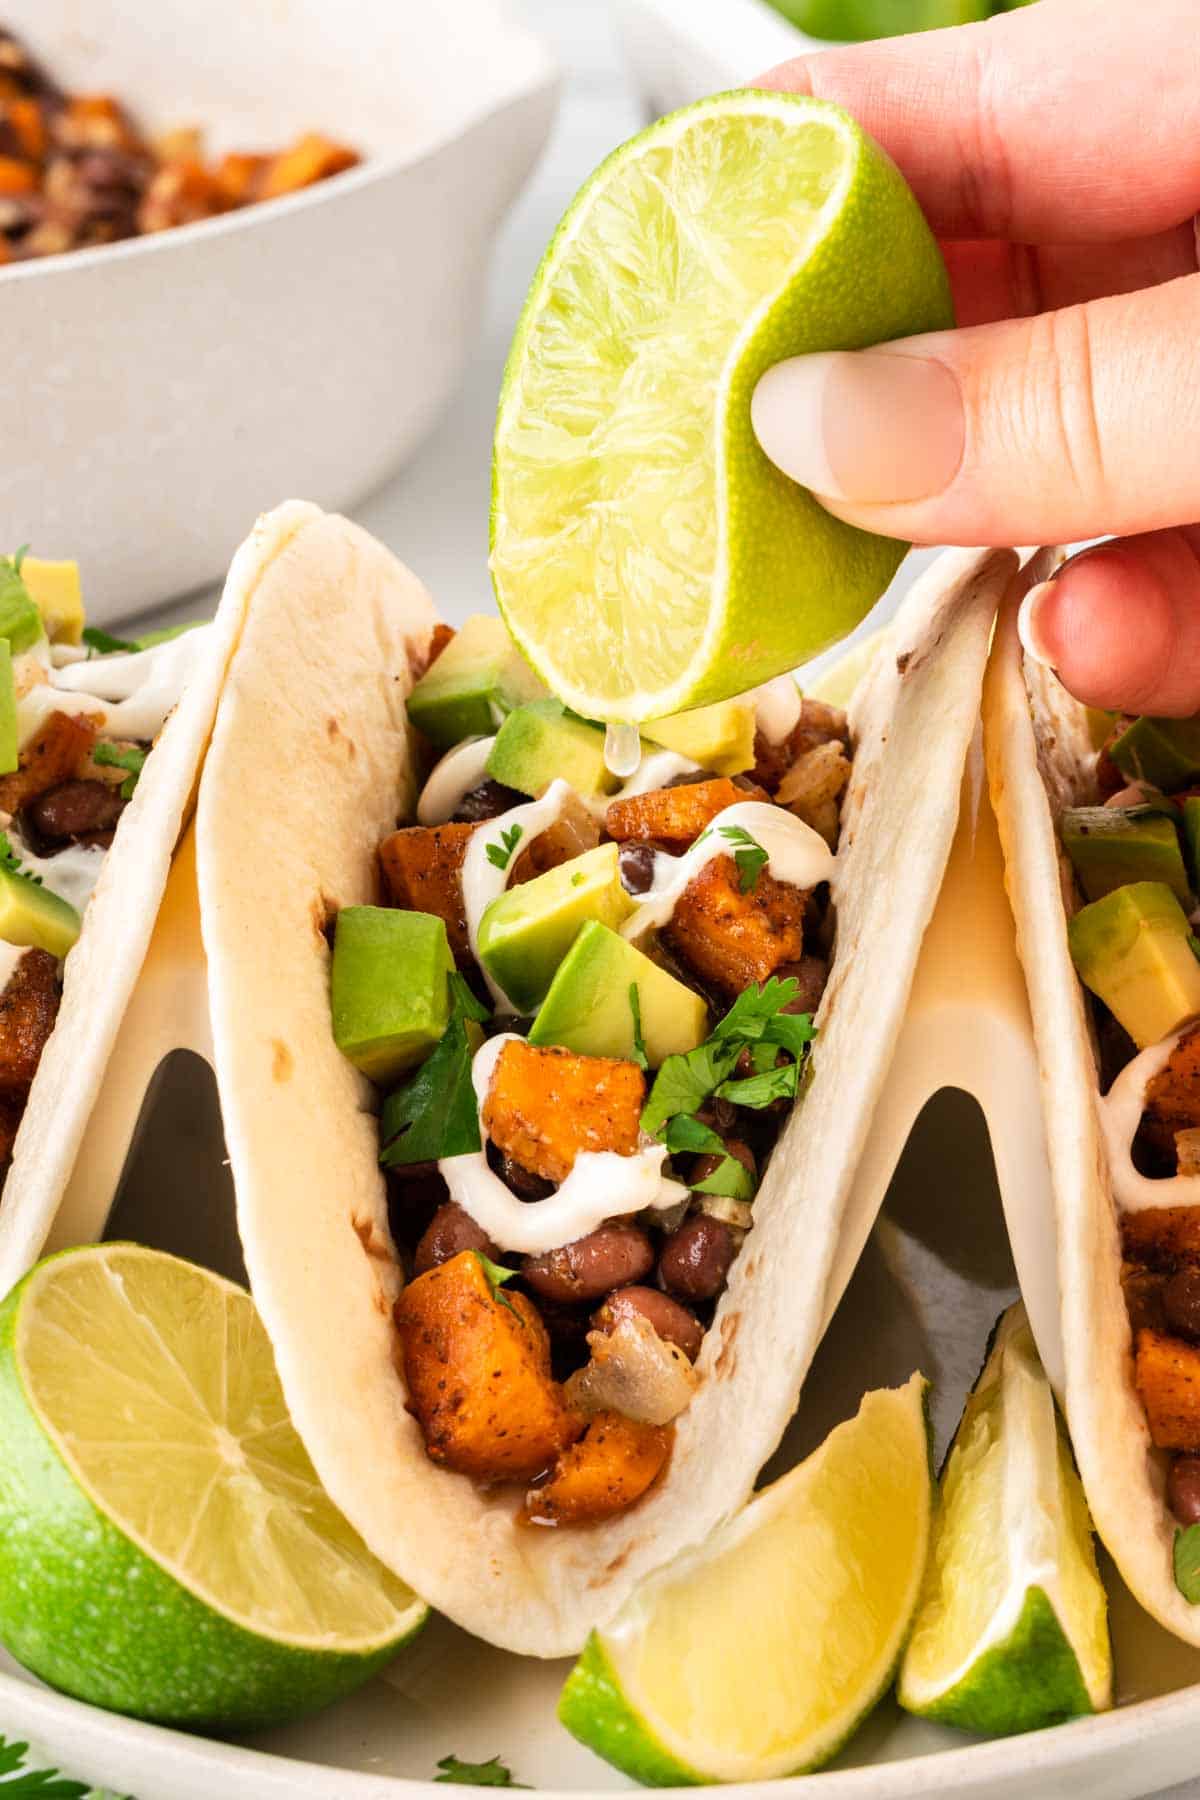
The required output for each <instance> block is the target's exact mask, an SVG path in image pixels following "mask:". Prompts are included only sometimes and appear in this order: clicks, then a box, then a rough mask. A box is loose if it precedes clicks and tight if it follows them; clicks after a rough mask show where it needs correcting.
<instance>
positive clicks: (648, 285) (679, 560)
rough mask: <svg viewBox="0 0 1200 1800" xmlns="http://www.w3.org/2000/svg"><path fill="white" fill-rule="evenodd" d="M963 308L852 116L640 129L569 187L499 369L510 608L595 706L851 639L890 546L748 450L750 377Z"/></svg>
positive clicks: (685, 697) (882, 578)
mask: <svg viewBox="0 0 1200 1800" xmlns="http://www.w3.org/2000/svg"><path fill="white" fill-rule="evenodd" d="M952 322H953V319H952V312H951V306H950V298H949V287H948V283H947V279H946V273H945V269H944V267H943V265H942V260H941V257H940V255H939V253H938V249H937V246H936V244H935V242H934V240H933V237H932V235H931V233H930V231H929V228H928V226H927V225H926V223H925V220H924V218H923V217H922V215H921V211H920V208H919V207H918V205H917V203H916V201H915V199H914V198H913V196H912V194H911V193H910V191H909V189H908V188H907V187H906V185H905V183H904V181H903V180H902V178H901V176H900V175H899V173H898V172H897V170H896V169H895V167H894V166H893V164H892V163H891V162H890V161H889V160H888V158H887V157H886V156H885V155H884V154H883V152H882V151H881V150H880V149H879V148H878V146H877V145H875V144H874V143H873V142H872V141H871V139H869V138H868V137H867V136H866V135H865V133H864V132H863V131H862V130H861V129H860V128H859V126H857V125H856V124H855V123H854V121H853V120H852V119H851V118H850V117H849V115H848V114H846V113H844V112H843V111H842V110H841V109H840V108H839V107H836V106H833V105H830V104H829V103H827V102H824V101H819V100H812V99H809V98H807V97H805V96H802V95H796V94H773V93H762V92H757V91H755V90H751V89H747V90H743V91H739V92H736V93H731V94H721V95H718V96H716V97H715V98H713V99H710V100H702V101H700V102H698V103H697V104H696V105H695V106H691V107H687V108H685V109H684V110H683V111H682V112H678V113H673V114H671V115H670V116H669V117H668V118H666V119H662V120H660V121H659V122H658V123H657V124H656V125H652V126H651V127H650V129H649V130H648V131H644V132H642V133H641V135H640V136H638V137H636V138H633V139H631V140H630V142H629V143H627V144H625V145H624V146H623V147H622V148H621V149H619V150H617V151H616V152H615V153H614V155H612V156H611V157H610V158H609V159H608V161H607V162H605V163H603V164H602V165H601V167H600V168H599V169H598V170H597V171H596V173H595V174H594V175H593V176H592V177H591V179H590V181H588V182H587V184H586V185H585V186H584V187H583V189H582V190H581V191H580V193H579V194H578V195H577V196H576V198H575V200H574V201H573V203H572V205H571V207H570V208H569V210H568V211H567V214H566V216H565V217H564V219H563V221H562V223H561V225H560V226H559V229H558V233H557V235H556V236H555V238H554V239H553V241H552V243H551V245H550V248H549V250H548V251H547V252H546V256H545V259H544V260H543V262H542V266H541V268H540V269H539V271H538V273H537V275H536V277H535V278H534V282H533V286H532V288H531V290H530V293H529V298H528V300H527V301H526V304H525V310H524V313H523V314H522V317H521V321H520V324H519V325H518V327H517V333H516V336H515V338H514V340H513V346H512V350H511V353H510V355H509V360H508V366H507V369H506V370H505V375H504V385H503V389H502V392H501V397H500V409H499V415H498V418H497V423H496V442H495V458H494V463H493V485H492V575H493V580H494V582H495V587H496V594H497V598H498V600H499V604H500V609H501V611H502V612H503V614H504V617H505V619H506V620H507V622H508V625H509V629H510V630H511V632H512V634H513V636H514V637H515V638H516V640H517V643H518V644H519V645H520V647H521V649H522V650H523V651H524V652H525V655H526V656H527V657H528V658H529V661H530V662H531V663H532V664H533V666H534V668H535V669H536V670H537V672H538V674H539V675H540V676H541V677H542V679H543V680H544V681H545V682H546V683H547V684H548V685H549V687H551V688H552V689H553V691H554V692H555V693H556V694H558V695H560V696H561V698H562V699H563V700H565V701H566V703H567V704H568V705H569V706H571V707H573V708H574V709H575V711H577V712H579V713H580V714H582V715H583V716H584V717H586V718H591V719H604V720H611V721H622V720H624V721H634V722H641V721H643V720H646V719H652V718H663V717H665V716H666V715H668V714H671V713H677V712H682V711H685V710H687V709H690V708H693V707H697V706H701V705H704V704H706V703H709V702H712V701H716V700H723V699H727V698H729V697H731V696H733V695H735V694H740V693H743V692H745V690H746V689H747V688H750V687H753V686H754V685H755V684H757V683H759V682H761V681H765V680H766V679H767V678H768V677H770V676H774V675H779V674H782V673H784V672H785V671H786V670H789V669H792V668H794V667H795V666H796V665H797V664H798V663H800V662H803V661H805V660H807V659H808V658H810V657H813V656H815V655H817V654H818V653H819V652H820V651H821V650H823V649H825V648H826V647H827V646H828V645H830V644H832V643H834V642H836V641H837V640H838V639H839V638H842V637H844V636H845V635H846V634H847V633H848V632H849V631H850V630H852V628H853V627H854V626H855V625H856V624H857V623H858V621H859V620H860V619H861V618H862V616H863V614H864V613H865V612H866V611H867V610H868V608H869V607H870V606H872V605H873V604H874V602H875V601H876V600H877V599H878V597H879V595H880V594H881V593H882V592H883V590H884V588H885V587H886V586H887V584H888V582H889V581H890V580H891V577H892V576H893V575H894V573H895V571H896V568H897V566H898V564H899V562H900V558H901V556H902V554H903V550H904V546H903V545H901V544H898V543H896V542H895V541H894V540H892V539H886V538H879V537H872V536H870V535H868V534H866V533H864V532H861V531H857V530H854V529H853V528H851V527H850V526H848V525H843V524H841V523H840V522H839V521H838V520H836V519H834V518H833V517H831V515H830V514H829V513H827V512H826V511H825V510H824V509H823V508H822V507H820V506H819V505H818V504H817V502H816V501H815V500H814V499H813V498H812V497H811V495H810V494H808V493H807V492H806V491H805V490H804V489H803V488H801V487H798V486H797V485H796V484H795V483H794V482H792V481H790V480H788V478H787V477H786V476H785V475H782V474H781V473H780V472H779V470H778V469H776V468H775V467H774V465H773V464H771V463H770V462H768V460H767V458H766V456H765V455H764V454H763V452H762V451H761V450H760V449H759V447H758V443H757V440H756V439H755V436H754V433H753V430H752V428H751V422H750V400H751V395H752V393H753V390H754V387H755V384H756V383H757V381H758V378H759V376H760V375H761V374H762V373H763V372H764V371H765V370H766V369H767V368H768V367H770V365H771V364H773V363H775V362H778V361H779V360H780V359H781V358H783V357H787V356H794V355H797V354H800V353H801V352H804V351H812V350H830V349H854V348H859V347H861V346H863V345H866V344H873V343H878V342H879V341H880V340H881V339H885V338H894V337H903V336H906V335H907V334H909V333H912V332H917V331H925V330H932V329H934V328H936V327H940V326H946V325H949V324H951V323H952Z"/></svg>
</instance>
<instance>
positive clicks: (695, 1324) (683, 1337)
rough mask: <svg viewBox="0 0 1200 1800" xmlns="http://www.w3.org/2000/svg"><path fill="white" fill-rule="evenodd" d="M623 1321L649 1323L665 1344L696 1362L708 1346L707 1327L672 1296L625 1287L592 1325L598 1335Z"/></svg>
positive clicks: (601, 1309)
mask: <svg viewBox="0 0 1200 1800" xmlns="http://www.w3.org/2000/svg"><path fill="white" fill-rule="evenodd" d="M622 1319H645V1320H646V1322H647V1324H649V1325H651V1326H653V1328H654V1330H655V1331H656V1332H657V1333H658V1335H659V1337H660V1338H662V1340H663V1342H664V1343H667V1344H674V1345H675V1346H676V1347H677V1348H678V1349H680V1350H682V1351H683V1354H684V1355H685V1356H686V1357H687V1358H688V1361H689V1362H695V1360H696V1358H697V1357H698V1356H699V1354H700V1346H701V1344H702V1343H703V1342H704V1327H703V1325H702V1324H701V1323H700V1321H699V1319H698V1318H697V1317H696V1315H695V1313H694V1312H692V1310H691V1308H690V1307H687V1306H681V1305H680V1303H679V1301H678V1300H672V1298H671V1296H670V1295H669V1294H660V1293H659V1291H658V1289H657V1288H652V1287H623V1288H618V1289H617V1291H616V1293H615V1294H610V1295H609V1296H608V1299H607V1300H606V1301H605V1302H604V1305H603V1306H602V1307H600V1309H599V1310H598V1312H597V1313H596V1314H595V1316H594V1318H593V1320H592V1323H593V1324H594V1325H595V1327H596V1329H597V1330H598V1331H612V1330H614V1329H615V1328H616V1326H618V1325H619V1324H620V1323H621V1320H622Z"/></svg>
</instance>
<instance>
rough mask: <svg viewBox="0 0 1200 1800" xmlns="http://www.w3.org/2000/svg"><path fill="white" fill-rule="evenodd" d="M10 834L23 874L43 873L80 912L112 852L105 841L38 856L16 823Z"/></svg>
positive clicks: (53, 889) (52, 889)
mask: <svg viewBox="0 0 1200 1800" xmlns="http://www.w3.org/2000/svg"><path fill="white" fill-rule="evenodd" d="M8 835H9V838H10V840H11V842H12V847H13V849H14V850H15V851H16V853H17V857H18V859H19V861H20V864H21V872H22V874H25V875H40V876H41V879H42V881H43V883H44V884H45V886H46V887H48V888H49V889H50V892H51V893H52V894H57V895H58V896H59V898H60V900H65V901H66V902H67V904H68V905H69V906H73V907H74V908H75V911H76V912H77V913H82V912H83V909H84V907H85V906H86V905H87V903H88V901H89V900H90V899H91V897H92V894H93V893H94V892H95V887H96V883H97V882H98V881H99V879H100V871H101V869H102V868H103V867H104V859H105V857H106V856H107V855H108V852H107V850H105V849H104V847H103V845H101V844H68V845H67V847H66V849H65V850H59V851H58V852H57V853H56V854H55V855H54V856H35V855H34V853H33V851H32V850H31V849H30V848H29V846H28V845H27V844H26V843H25V842H24V840H23V839H22V837H21V834H20V832H19V831H18V830H17V829H16V828H15V826H11V825H10V826H9V828H8Z"/></svg>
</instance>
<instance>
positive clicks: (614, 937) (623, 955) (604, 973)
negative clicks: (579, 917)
mask: <svg viewBox="0 0 1200 1800" xmlns="http://www.w3.org/2000/svg"><path fill="white" fill-rule="evenodd" d="M633 987H636V988H637V994H638V1008H639V1011H640V1013H641V1018H642V1041H643V1043H644V1044H645V1047H646V1058H647V1061H648V1062H649V1064H650V1067H651V1068H652V1069H657V1068H658V1066H659V1064H660V1063H663V1062H665V1061H666V1059H667V1057H668V1056H677V1055H678V1056H682V1055H685V1054H686V1052H687V1051H689V1050H694V1049H695V1048H696V1046H697V1044H702V1043H703V1042H704V1040H705V1038H706V1037H707V1036H708V1007H707V1006H706V1005H705V1003H704V1001H703V1000H702V999H701V997H700V995H699V994H694V993H693V992H692V990H691V988H689V987H685V986H684V985H683V983H682V981H676V979H675V977H674V976H673V975H668V973H667V971H666V970H665V969H660V968H659V966H658V964H657V963H653V962H651V961H650V958H649V957H648V956H646V955H644V954H643V953H642V951H640V950H639V949H637V948H636V946H635V945H633V944H631V943H629V942H628V940H627V939H625V938H623V937H620V936H618V934H617V933H616V932H615V931H610V930H609V928H608V926H607V925H601V924H599V923H598V922H597V921H595V920H593V921H592V922H591V923H590V924H588V925H585V926H584V928H583V930H582V931H581V932H580V933H579V936H578V937H577V938H576V939H575V942H574V943H573V944H572V945H571V948H570V949H569V950H568V951H567V954H566V955H565V956H564V957H563V960H562V961H561V962H560V963H559V965H558V972H557V974H556V975H555V977H554V980H553V981H552V982H551V983H550V991H549V992H548V993H547V995H546V998H545V999H544V1000H543V1001H542V1004H541V1007H540V1008H539V1011H538V1015H537V1018H536V1019H535V1020H534V1021H533V1029H532V1030H531V1031H530V1033H529V1041H530V1043H531V1044H561V1045H562V1046H563V1047H564V1049H567V1050H575V1051H578V1052H579V1054H580V1055H582V1056H619V1057H625V1058H628V1057H631V1056H632V1055H633V1051H634V1035H633V1004H632V1001H631V1000H630V995H629V990H630V988H633Z"/></svg>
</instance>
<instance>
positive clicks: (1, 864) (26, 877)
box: [0, 831, 44, 887]
mask: <svg viewBox="0 0 1200 1800" xmlns="http://www.w3.org/2000/svg"><path fill="white" fill-rule="evenodd" d="M0 869H7V871H8V873H9V874H10V875H19V876H20V877H21V879H22V881H32V882H33V884H34V886H35V887H42V886H43V885H44V883H43V881H42V878H41V876H40V875H35V874H34V873H33V871H32V869H27V868H26V867H25V865H24V864H23V863H22V861H21V859H20V857H19V856H18V855H17V853H16V851H15V850H14V849H13V846H12V839H11V838H10V837H9V835H8V833H7V831H0Z"/></svg>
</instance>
